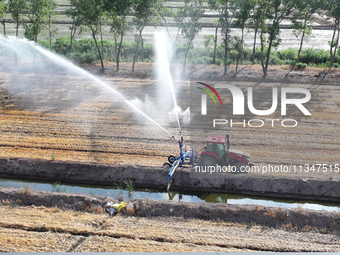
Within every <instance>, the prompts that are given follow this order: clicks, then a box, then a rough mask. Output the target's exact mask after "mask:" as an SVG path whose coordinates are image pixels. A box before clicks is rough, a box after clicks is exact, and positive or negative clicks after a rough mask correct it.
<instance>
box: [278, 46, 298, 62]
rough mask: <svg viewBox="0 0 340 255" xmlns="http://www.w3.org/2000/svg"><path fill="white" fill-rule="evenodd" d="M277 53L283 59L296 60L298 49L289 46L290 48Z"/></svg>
mask: <svg viewBox="0 0 340 255" xmlns="http://www.w3.org/2000/svg"><path fill="white" fill-rule="evenodd" d="M277 54H278V57H279V58H280V59H281V60H296V59H297V55H298V51H297V50H294V49H292V48H288V49H284V50H281V51H278V52H277Z"/></svg>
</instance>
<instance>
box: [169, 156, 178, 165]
mask: <svg viewBox="0 0 340 255" xmlns="http://www.w3.org/2000/svg"><path fill="white" fill-rule="evenodd" d="M175 160H176V157H175V156H173V155H170V156H169V157H168V161H169V163H170V164H172V163H174V162H175Z"/></svg>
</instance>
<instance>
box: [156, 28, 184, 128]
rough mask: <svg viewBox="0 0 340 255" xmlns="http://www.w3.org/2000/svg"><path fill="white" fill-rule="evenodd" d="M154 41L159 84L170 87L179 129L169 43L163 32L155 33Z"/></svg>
mask: <svg viewBox="0 0 340 255" xmlns="http://www.w3.org/2000/svg"><path fill="white" fill-rule="evenodd" d="M155 41H156V62H157V77H158V79H159V83H160V85H161V86H164V87H167V88H170V90H171V95H172V99H173V104H174V113H175V116H176V120H177V124H178V128H179V130H180V131H181V124H180V121H179V116H178V111H179V109H180V108H179V107H178V104H177V100H176V94H175V89H174V82H173V79H172V75H171V71H170V59H171V55H172V52H171V50H169V48H171V47H169V44H168V43H167V39H166V34H165V33H164V32H157V33H155Z"/></svg>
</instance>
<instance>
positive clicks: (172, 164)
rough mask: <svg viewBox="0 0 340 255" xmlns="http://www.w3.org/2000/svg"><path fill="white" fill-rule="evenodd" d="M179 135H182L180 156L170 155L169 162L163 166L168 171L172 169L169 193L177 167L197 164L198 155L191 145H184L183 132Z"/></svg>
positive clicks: (170, 171) (179, 142)
mask: <svg viewBox="0 0 340 255" xmlns="http://www.w3.org/2000/svg"><path fill="white" fill-rule="evenodd" d="M179 134H180V140H179V141H178V144H179V156H178V157H175V156H173V155H170V156H169V157H168V162H166V163H164V164H163V167H164V168H167V169H168V168H170V170H169V182H168V187H167V190H168V191H169V189H170V185H171V181H172V176H173V174H174V173H175V171H176V169H177V167H182V166H184V165H188V166H192V167H193V166H194V164H195V163H196V162H197V153H196V152H195V150H194V149H193V148H191V147H190V145H189V144H186V145H184V141H183V135H182V132H180V133H179ZM183 150H184V151H183Z"/></svg>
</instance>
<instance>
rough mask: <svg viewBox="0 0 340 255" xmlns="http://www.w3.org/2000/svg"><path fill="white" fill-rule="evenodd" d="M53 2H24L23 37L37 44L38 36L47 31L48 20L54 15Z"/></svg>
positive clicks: (32, 0)
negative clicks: (25, 20)
mask: <svg viewBox="0 0 340 255" xmlns="http://www.w3.org/2000/svg"><path fill="white" fill-rule="evenodd" d="M52 2H53V0H39V1H37V0H28V1H26V15H25V16H26V18H27V19H28V21H29V22H28V23H27V22H23V23H22V24H23V26H24V28H25V32H24V35H25V37H26V38H27V39H29V40H32V41H35V42H37V41H38V36H39V35H40V34H41V33H42V32H43V31H44V30H46V29H47V24H48V18H49V16H50V15H52V14H54V10H53V5H52V4H51V3H52Z"/></svg>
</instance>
